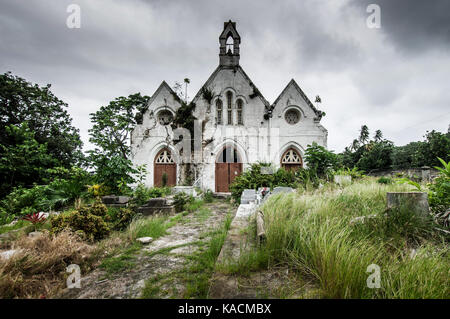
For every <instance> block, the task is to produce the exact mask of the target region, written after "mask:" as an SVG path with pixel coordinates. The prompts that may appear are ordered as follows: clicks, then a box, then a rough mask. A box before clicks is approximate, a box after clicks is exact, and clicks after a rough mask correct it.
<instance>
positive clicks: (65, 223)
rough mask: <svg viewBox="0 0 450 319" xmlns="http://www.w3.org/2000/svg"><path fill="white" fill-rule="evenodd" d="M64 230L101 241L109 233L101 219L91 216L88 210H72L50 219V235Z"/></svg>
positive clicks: (106, 225) (107, 227)
mask: <svg viewBox="0 0 450 319" xmlns="http://www.w3.org/2000/svg"><path fill="white" fill-rule="evenodd" d="M66 228H69V229H71V230H72V231H74V232H79V231H82V232H83V234H84V235H85V236H86V238H87V239H89V240H100V239H103V238H105V237H106V236H107V235H108V234H109V232H110V228H109V226H108V224H107V223H106V222H105V221H104V220H103V218H102V217H100V216H96V215H94V214H92V213H91V212H90V210H89V209H80V210H79V211H76V210H74V211H71V212H69V213H64V214H60V215H58V216H55V217H53V218H52V219H51V232H52V233H59V232H61V231H62V230H64V229H66Z"/></svg>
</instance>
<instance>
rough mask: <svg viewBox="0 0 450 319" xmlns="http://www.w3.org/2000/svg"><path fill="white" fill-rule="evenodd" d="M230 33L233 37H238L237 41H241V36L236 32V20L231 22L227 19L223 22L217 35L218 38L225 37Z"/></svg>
mask: <svg viewBox="0 0 450 319" xmlns="http://www.w3.org/2000/svg"><path fill="white" fill-rule="evenodd" d="M230 33H231V34H232V37H233V38H234V39H238V40H239V43H241V36H240V35H239V33H238V32H237V29H236V22H232V21H231V20H229V21H228V22H224V23H223V31H222V33H221V34H220V36H219V39H227V38H228V35H229V34H230Z"/></svg>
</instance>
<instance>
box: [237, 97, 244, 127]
mask: <svg viewBox="0 0 450 319" xmlns="http://www.w3.org/2000/svg"><path fill="white" fill-rule="evenodd" d="M243 106H244V102H242V100H241V99H238V100H237V122H238V125H242V124H244V119H243V118H242V108H243Z"/></svg>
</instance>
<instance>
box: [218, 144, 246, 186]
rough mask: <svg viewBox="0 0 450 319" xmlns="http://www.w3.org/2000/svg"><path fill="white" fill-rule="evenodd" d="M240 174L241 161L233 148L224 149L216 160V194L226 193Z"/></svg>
mask: <svg viewBox="0 0 450 319" xmlns="http://www.w3.org/2000/svg"><path fill="white" fill-rule="evenodd" d="M241 173H242V161H241V158H240V156H239V154H238V152H237V151H236V150H235V149H234V148H233V147H225V148H224V149H223V150H222V151H221V152H220V153H219V156H218V157H217V160H216V192H218V193H227V192H229V191H230V184H231V183H232V182H233V181H234V179H235V178H236V176H238V175H240V174H241Z"/></svg>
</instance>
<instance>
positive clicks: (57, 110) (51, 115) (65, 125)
mask: <svg viewBox="0 0 450 319" xmlns="http://www.w3.org/2000/svg"><path fill="white" fill-rule="evenodd" d="M50 87H51V86H50V84H48V85H46V86H43V87H40V86H39V85H37V84H32V83H30V82H27V81H26V80H24V79H23V78H20V77H18V76H14V75H12V74H11V73H10V72H7V73H4V74H1V75H0V144H1V145H4V146H6V145H12V143H13V142H14V141H12V140H11V135H10V134H9V133H8V131H7V127H9V126H10V125H20V124H21V123H23V122H28V127H29V129H30V130H31V131H32V132H34V139H35V140H36V141H37V142H38V143H39V144H46V145H47V146H46V147H47V152H48V153H49V155H50V156H51V157H53V158H55V159H56V160H58V161H59V162H60V165H62V166H64V167H67V168H69V167H70V166H72V165H73V164H76V163H78V162H79V161H81V160H82V158H83V153H82V152H81V148H82V142H81V139H80V135H79V130H78V129H76V128H75V127H74V126H72V119H71V117H70V115H69V113H68V112H67V110H66V108H67V104H66V103H65V102H63V101H62V100H60V99H58V98H57V97H56V96H55V95H54V94H53V93H52V92H51V91H50ZM0 155H1V156H3V154H0Z"/></svg>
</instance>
